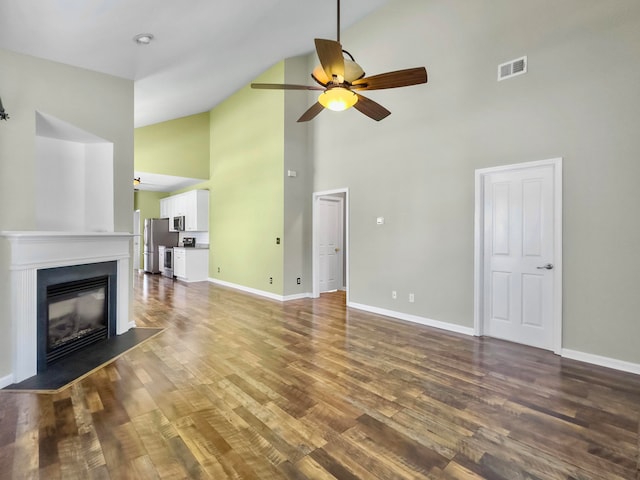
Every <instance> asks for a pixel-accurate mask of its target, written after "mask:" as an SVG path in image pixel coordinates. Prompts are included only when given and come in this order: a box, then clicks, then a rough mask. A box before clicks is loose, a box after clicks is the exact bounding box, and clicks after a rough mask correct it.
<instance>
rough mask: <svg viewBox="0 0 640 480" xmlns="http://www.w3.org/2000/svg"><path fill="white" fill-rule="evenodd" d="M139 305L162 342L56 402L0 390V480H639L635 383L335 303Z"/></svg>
mask: <svg viewBox="0 0 640 480" xmlns="http://www.w3.org/2000/svg"><path fill="white" fill-rule="evenodd" d="M135 297H136V301H135V307H134V316H135V319H136V321H137V323H138V325H139V326H149V327H158V326H160V327H166V328H167V329H166V331H165V332H163V333H162V334H160V335H158V336H157V337H155V338H153V339H152V340H150V341H148V342H147V343H145V344H143V345H142V346H140V347H138V348H136V349H134V350H133V351H131V352H129V353H127V354H126V355H124V356H122V357H120V358H119V359H118V360H116V361H115V362H114V363H112V364H110V365H109V366H107V367H105V368H103V369H101V370H99V371H97V372H95V373H94V374H92V375H90V376H89V377H87V378H85V379H84V380H82V381H80V382H77V383H75V384H74V385H73V386H71V387H70V388H67V389H66V390H64V391H62V392H61V393H58V394H54V395H46V394H43V395H36V394H27V393H8V392H2V391H0V478H2V479H13V478H16V479H18V478H29V479H37V478H40V479H47V480H49V479H65V480H68V479H83V480H84V479H127V478H132V479H152V478H164V479H180V478H189V479H201V478H202V479H209V478H210V479H227V478H229V479H334V478H336V479H349V480H350V479H424V478H430V479H477V478H488V479H505V480H514V479H543V480H546V479H576V480H577V479H627V480H629V479H635V480H639V479H640V469H639V458H638V455H639V450H640V440H639V437H640V432H639V428H640V427H639V425H640V423H639V417H640V376H636V375H631V374H625V373H621V372H616V371H613V370H607V369H604V368H599V367H595V366H592V365H588V364H583V363H580V362H576V361H571V360H566V359H561V358H559V357H557V356H555V355H553V354H551V353H549V352H544V351H541V350H537V349H533V348H528V347H523V346H518V345H514V344H509V343H507V342H502V341H498V340H493V339H482V338H480V339H478V338H471V337H466V336H463V335H457V334H450V333H446V332H443V331H440V330H435V329H430V328H427V327H423V326H420V325H413V324H409V323H404V322H400V321H395V320H392V319H389V318H385V317H381V316H377V315H372V314H368V313H364V312H361V311H357V310H348V309H346V308H345V307H344V296H343V295H341V294H329V295H326V296H323V297H322V298H321V299H319V300H310V299H305V300H299V301H293V302H287V303H284V304H281V303H279V302H274V301H270V300H266V299H261V298H258V297H255V296H252V295H248V294H244V293H241V292H236V291H233V290H230V289H226V288H223V287H219V286H215V285H212V284H209V283H206V282H203V283H198V284H189V285H185V284H183V283H179V282H176V283H174V282H172V281H170V280H169V279H167V278H164V277H160V276H149V275H137V276H136V278H135Z"/></svg>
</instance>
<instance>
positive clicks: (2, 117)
mask: <svg viewBox="0 0 640 480" xmlns="http://www.w3.org/2000/svg"><path fill="white" fill-rule="evenodd" d="M0 120H9V114H8V113H7V112H5V111H4V107H3V106H2V98H0Z"/></svg>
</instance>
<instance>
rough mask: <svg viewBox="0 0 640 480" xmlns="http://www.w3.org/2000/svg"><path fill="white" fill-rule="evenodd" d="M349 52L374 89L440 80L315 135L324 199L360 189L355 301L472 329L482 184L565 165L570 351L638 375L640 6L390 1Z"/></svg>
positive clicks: (349, 37)
mask: <svg viewBox="0 0 640 480" xmlns="http://www.w3.org/2000/svg"><path fill="white" fill-rule="evenodd" d="M372 32H375V35H373V34H372ZM342 43H343V45H344V47H345V48H346V49H348V50H349V51H350V52H351V53H352V54H353V55H354V56H355V58H356V60H357V61H359V62H360V63H361V64H362V66H363V67H364V69H365V71H367V73H368V74H376V73H381V72H384V71H389V70H395V69H399V68H408V67H413V66H420V65H426V67H427V70H428V72H429V83H428V84H427V85H420V86H414V87H407V88H403V89H396V90H384V91H379V92H366V93H365V95H367V96H369V97H370V98H372V99H374V100H376V101H378V102H380V103H381V104H382V105H384V106H386V107H387V108H389V109H390V110H391V111H392V115H391V116H390V117H388V118H387V119H385V120H383V121H382V122H380V123H376V122H374V121H372V120H370V119H368V118H366V117H364V116H363V115H361V114H360V113H359V112H357V111H355V110H351V111H348V112H344V114H342V115H336V114H332V113H331V112H323V113H322V114H320V115H319V116H318V117H317V119H316V120H314V123H313V128H314V142H313V150H314V152H313V161H314V169H315V176H314V190H316V191H320V190H327V189H332V188H339V187H349V188H350V202H351V203H350V204H351V212H350V213H351V226H350V227H351V230H350V239H351V245H350V260H351V271H350V273H351V282H350V287H351V288H350V300H351V301H353V302H356V303H362V304H366V305H371V306H376V307H379V308H385V309H390V310H394V311H399V312H404V313H407V314H414V315H419V316H422V317H426V318H431V319H435V320H439V321H444V322H450V323H453V324H457V325H462V326H466V327H471V326H472V325H473V242H474V231H473V228H474V227H473V224H474V183H473V182H474V171H475V169H477V168H484V167H491V166H496V165H505V164H511V163H520V162H526V161H533V160H543V159H548V158H554V157H563V158H564V247H563V254H564V285H563V287H564V305H563V306H564V329H563V333H564V338H563V340H564V345H563V346H564V348H566V349H571V350H577V351H581V352H586V353H590V354H595V355H601V356H605V357H611V358H615V359H619V360H624V361H629V362H634V363H640V349H639V348H638V338H640V322H638V321H637V318H638V312H639V311H640V295H638V271H640V254H639V253H638V245H640V215H637V213H636V210H637V207H638V206H639V205H640V188H638V178H640V162H638V159H639V158H640V138H639V137H638V134H637V132H638V131H640V115H638V112H639V111H640V95H638V85H640V63H638V62H636V61H631V59H634V58H636V57H637V54H638V45H640V3H639V2H637V1H635V0H619V1H616V2H602V1H599V0H563V1H562V2H556V1H553V0H540V1H535V2H534V1H513V0H479V1H475V2H469V1H467V0H451V1H447V2H424V1H422V0H392V1H391V2H389V3H388V4H387V5H386V6H385V7H383V8H382V9H380V10H379V11H378V12H376V13H374V14H373V15H371V16H369V17H368V18H366V19H365V20H364V21H362V22H360V23H359V24H357V25H356V26H354V27H353V28H351V29H349V30H348V31H347V32H345V33H344V34H343V37H342ZM444 46H446V48H444ZM522 55H527V56H528V61H529V73H527V74H526V75H523V76H520V77H516V78H513V79H511V80H507V81H503V82H497V81H496V77H497V65H498V64H500V63H502V62H505V61H509V60H511V59H515V58H518V57H520V56H522ZM313 63H314V62H313V61H310V66H311V65H312V64H313ZM378 216H384V217H385V221H386V223H385V225H383V226H377V225H376V222H375V219H376V217H378ZM392 290H397V291H398V299H397V300H392V299H391V291H392ZM409 292H414V293H415V303H413V304H410V303H408V293H409Z"/></svg>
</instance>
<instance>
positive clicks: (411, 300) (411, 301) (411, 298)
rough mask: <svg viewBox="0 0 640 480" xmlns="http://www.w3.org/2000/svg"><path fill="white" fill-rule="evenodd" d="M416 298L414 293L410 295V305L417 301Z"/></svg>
mask: <svg viewBox="0 0 640 480" xmlns="http://www.w3.org/2000/svg"><path fill="white" fill-rule="evenodd" d="M415 299H416V297H415V295H414V294H413V293H410V294H409V303H413V302H414V301H415Z"/></svg>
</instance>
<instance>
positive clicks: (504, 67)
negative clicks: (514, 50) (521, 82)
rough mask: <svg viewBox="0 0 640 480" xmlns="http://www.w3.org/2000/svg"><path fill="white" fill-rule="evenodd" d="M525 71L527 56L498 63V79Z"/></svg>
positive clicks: (504, 78) (514, 75)
mask: <svg viewBox="0 0 640 480" xmlns="http://www.w3.org/2000/svg"><path fill="white" fill-rule="evenodd" d="M523 73H527V57H526V56H524V57H520V58H516V59H515V60H511V61H509V62H506V63H503V64H501V65H498V81H501V80H506V79H507V78H511V77H516V76H518V75H522V74H523Z"/></svg>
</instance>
